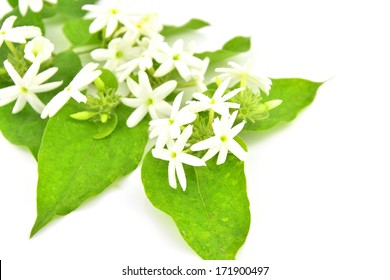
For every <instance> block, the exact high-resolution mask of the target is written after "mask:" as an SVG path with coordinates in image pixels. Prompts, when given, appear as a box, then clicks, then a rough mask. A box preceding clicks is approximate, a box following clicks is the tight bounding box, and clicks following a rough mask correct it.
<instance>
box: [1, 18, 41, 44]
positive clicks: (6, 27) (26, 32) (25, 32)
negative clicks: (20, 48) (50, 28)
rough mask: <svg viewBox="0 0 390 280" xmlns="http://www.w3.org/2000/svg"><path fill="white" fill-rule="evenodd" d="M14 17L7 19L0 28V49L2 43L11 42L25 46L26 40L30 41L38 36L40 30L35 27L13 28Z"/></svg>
mask: <svg viewBox="0 0 390 280" xmlns="http://www.w3.org/2000/svg"><path fill="white" fill-rule="evenodd" d="M16 19H17V17H16V16H10V17H8V18H7V19H6V20H5V21H4V23H3V25H2V26H1V28H0V47H1V45H2V44H3V43H4V41H7V42H13V43H19V44H25V43H26V39H31V38H34V37H37V36H40V35H41V34H42V33H41V30H40V29H39V28H38V27H35V26H19V27H13V25H14V23H15V20H16Z"/></svg>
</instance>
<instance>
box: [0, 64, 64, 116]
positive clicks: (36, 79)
mask: <svg viewBox="0 0 390 280" xmlns="http://www.w3.org/2000/svg"><path fill="white" fill-rule="evenodd" d="M4 67H5V69H6V70H7V72H8V74H9V76H10V77H11V79H12V81H13V82H14V83H15V85H14V86H10V87H6V88H2V89H0V106H4V105H7V104H9V103H11V102H13V101H15V100H16V103H15V106H14V108H13V109H12V113H13V114H16V113H19V112H20V111H21V110H22V109H23V108H24V106H25V105H26V103H29V104H30V106H31V107H32V108H33V109H34V110H35V111H36V112H38V113H39V114H40V113H42V110H43V108H44V107H45V105H44V104H43V103H42V101H41V100H40V99H39V98H38V97H37V96H36V93H41V92H47V91H50V90H53V89H55V88H57V87H59V86H60V85H61V84H62V81H61V82H51V83H46V84H44V82H46V81H47V80H48V79H50V78H51V77H52V76H53V75H54V74H55V73H56V72H57V70H58V68H56V67H53V68H50V69H47V70H45V71H43V72H42V73H40V74H38V72H39V67H40V64H39V62H34V63H33V64H32V65H31V66H30V68H29V69H28V70H27V72H26V73H25V74H24V76H23V78H22V77H20V75H19V74H18V72H17V71H16V70H15V68H14V67H13V66H12V64H11V63H9V62H8V60H6V61H4Z"/></svg>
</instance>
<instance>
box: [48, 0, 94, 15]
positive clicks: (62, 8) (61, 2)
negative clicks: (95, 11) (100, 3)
mask: <svg viewBox="0 0 390 280" xmlns="http://www.w3.org/2000/svg"><path fill="white" fill-rule="evenodd" d="M96 2H97V0H58V3H57V5H56V11H57V12H58V13H61V14H64V15H66V16H69V17H74V18H81V17H83V16H84V15H85V14H86V11H84V10H82V9H81V8H82V7H83V6H84V5H87V4H95V3H96Z"/></svg>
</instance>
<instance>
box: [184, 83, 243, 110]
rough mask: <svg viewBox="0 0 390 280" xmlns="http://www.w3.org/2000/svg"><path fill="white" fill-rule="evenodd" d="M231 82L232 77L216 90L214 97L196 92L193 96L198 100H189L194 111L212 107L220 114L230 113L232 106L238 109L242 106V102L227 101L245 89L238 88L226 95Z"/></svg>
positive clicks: (211, 108)
mask: <svg viewBox="0 0 390 280" xmlns="http://www.w3.org/2000/svg"><path fill="white" fill-rule="evenodd" d="M229 83H230V79H228V80H226V81H224V82H223V83H222V84H221V85H220V86H219V87H218V89H217V90H216V91H215V93H214V95H213V97H212V98H210V97H208V96H206V95H204V94H203V93H200V92H195V93H194V95H193V98H194V99H196V100H198V101H189V102H188V104H189V105H190V106H191V108H192V110H193V111H194V112H200V111H205V110H209V109H210V110H213V111H214V112H217V113H218V114H220V115H225V114H229V109H230V108H233V109H238V108H240V104H237V103H232V102H227V101H228V100H229V99H230V98H232V97H234V96H235V95H236V94H237V93H239V92H241V91H242V90H243V88H238V89H235V90H232V91H231V92H228V93H227V94H225V95H224V93H225V91H226V90H227V88H228V85H229Z"/></svg>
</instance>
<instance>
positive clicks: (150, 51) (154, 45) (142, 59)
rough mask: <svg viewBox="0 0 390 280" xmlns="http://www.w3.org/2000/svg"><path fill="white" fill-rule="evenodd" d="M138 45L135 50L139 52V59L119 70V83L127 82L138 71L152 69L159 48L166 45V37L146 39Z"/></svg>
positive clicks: (120, 67) (157, 36)
mask: <svg viewBox="0 0 390 280" xmlns="http://www.w3.org/2000/svg"><path fill="white" fill-rule="evenodd" d="M138 44H139V46H138V47H135V48H134V49H136V50H137V51H138V52H139V54H138V55H137V57H136V58H134V59H132V60H130V61H128V62H126V63H124V64H122V65H120V66H119V67H118V68H117V74H118V77H119V78H118V80H119V82H123V81H124V80H126V78H128V77H129V75H130V74H131V73H133V72H134V71H136V70H137V69H139V70H141V71H145V70H146V69H150V68H152V67H153V58H154V57H155V56H156V53H157V52H158V48H159V46H160V45H161V44H165V43H164V37H162V36H160V35H155V36H153V37H152V38H151V39H149V38H147V37H144V38H143V39H142V40H141V41H140V42H138Z"/></svg>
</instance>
